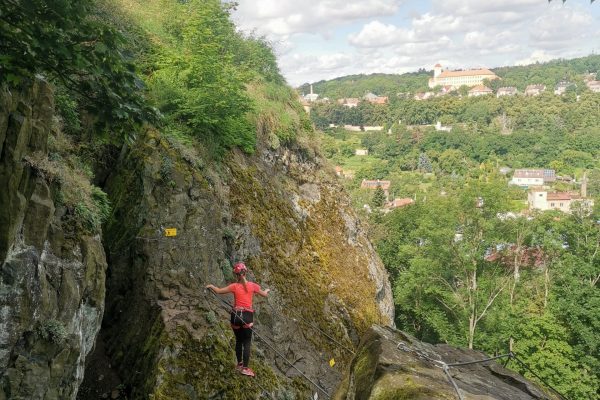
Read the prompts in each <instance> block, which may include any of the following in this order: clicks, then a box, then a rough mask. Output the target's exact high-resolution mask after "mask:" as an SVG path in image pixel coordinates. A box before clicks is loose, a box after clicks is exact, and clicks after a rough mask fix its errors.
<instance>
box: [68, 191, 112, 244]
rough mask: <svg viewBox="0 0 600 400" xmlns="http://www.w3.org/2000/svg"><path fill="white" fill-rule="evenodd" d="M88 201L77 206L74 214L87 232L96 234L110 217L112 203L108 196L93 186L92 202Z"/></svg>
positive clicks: (84, 200) (83, 200)
mask: <svg viewBox="0 0 600 400" xmlns="http://www.w3.org/2000/svg"><path fill="white" fill-rule="evenodd" d="M86 200H87V199H82V200H81V201H79V202H78V203H77V204H75V207H74V213H75V216H76V217H77V218H78V219H79V221H81V223H82V224H83V227H84V228H85V229H86V230H88V231H89V232H92V233H95V232H98V231H99V230H100V228H101V227H102V223H103V222H104V221H106V220H107V219H108V217H109V216H110V211H111V207H110V202H109V200H108V196H107V194H106V193H104V192H103V191H102V190H101V189H100V188H98V187H96V186H91V202H89V201H86Z"/></svg>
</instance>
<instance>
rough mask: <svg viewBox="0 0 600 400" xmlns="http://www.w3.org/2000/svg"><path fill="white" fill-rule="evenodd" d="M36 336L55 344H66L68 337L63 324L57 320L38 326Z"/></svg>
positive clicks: (50, 320)
mask: <svg viewBox="0 0 600 400" xmlns="http://www.w3.org/2000/svg"><path fill="white" fill-rule="evenodd" d="M36 334H37V335H38V337H40V338H42V339H44V340H46V341H48V342H51V343H54V344H62V343H64V341H65V340H66V339H67V336H68V333H67V329H66V328H65V326H64V325H63V323H62V322H60V321H57V320H55V319H49V320H47V321H45V322H43V323H41V324H40V325H38V327H37V328H36Z"/></svg>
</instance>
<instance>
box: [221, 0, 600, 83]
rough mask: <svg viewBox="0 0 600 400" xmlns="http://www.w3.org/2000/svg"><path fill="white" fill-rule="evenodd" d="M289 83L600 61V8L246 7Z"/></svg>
mask: <svg viewBox="0 0 600 400" xmlns="http://www.w3.org/2000/svg"><path fill="white" fill-rule="evenodd" d="M237 1H238V3H239V4H238V7H237V9H236V10H235V11H234V12H233V14H232V17H233V20H234V22H235V23H236V25H237V26H238V28H239V29H240V30H242V31H244V32H246V33H252V34H255V35H259V36H264V37H266V38H267V39H268V40H269V41H270V42H271V43H272V46H273V48H274V50H275V53H276V55H277V59H278V61H279V67H280V69H281V72H282V73H283V75H284V76H285V77H286V79H287V81H288V83H289V84H291V85H292V86H299V85H301V84H303V83H306V82H311V83H312V82H317V81H319V80H323V79H332V78H335V77H339V76H345V75H351V74H360V73H362V74H370V73H375V72H383V73H397V74H401V73H405V72H412V71H416V70H418V69H419V68H425V69H427V70H431V69H433V66H434V65H435V64H436V63H441V64H442V66H443V67H444V68H445V69H446V68H448V69H465V68H477V67H487V68H493V67H500V66H506V65H523V64H530V63H535V62H537V61H539V62H543V61H548V60H551V59H555V58H574V57H580V56H585V55H589V54H592V53H595V54H598V53H600V1H599V0H597V1H595V2H594V3H593V4H590V2H589V0H567V1H566V3H564V4H563V3H562V1H561V0H553V1H552V2H550V3H549V2H548V1H547V0H237Z"/></svg>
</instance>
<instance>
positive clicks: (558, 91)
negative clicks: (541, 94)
mask: <svg viewBox="0 0 600 400" xmlns="http://www.w3.org/2000/svg"><path fill="white" fill-rule="evenodd" d="M571 85H573V84H572V83H571V82H568V81H560V82H558V83H557V84H556V86H555V87H554V94H555V95H557V96H560V95H563V94H565V92H566V91H567V88H568V87H569V86H571Z"/></svg>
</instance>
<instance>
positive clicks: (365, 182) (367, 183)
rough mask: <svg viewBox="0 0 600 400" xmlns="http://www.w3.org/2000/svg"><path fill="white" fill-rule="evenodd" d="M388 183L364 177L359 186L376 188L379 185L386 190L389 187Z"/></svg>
mask: <svg viewBox="0 0 600 400" xmlns="http://www.w3.org/2000/svg"><path fill="white" fill-rule="evenodd" d="M390 184H391V182H390V181H380V180H377V181H368V180H366V179H363V181H362V182H361V184H360V187H361V188H363V189H377V187H378V186H381V188H382V189H383V190H388V189H389V188H390Z"/></svg>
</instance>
